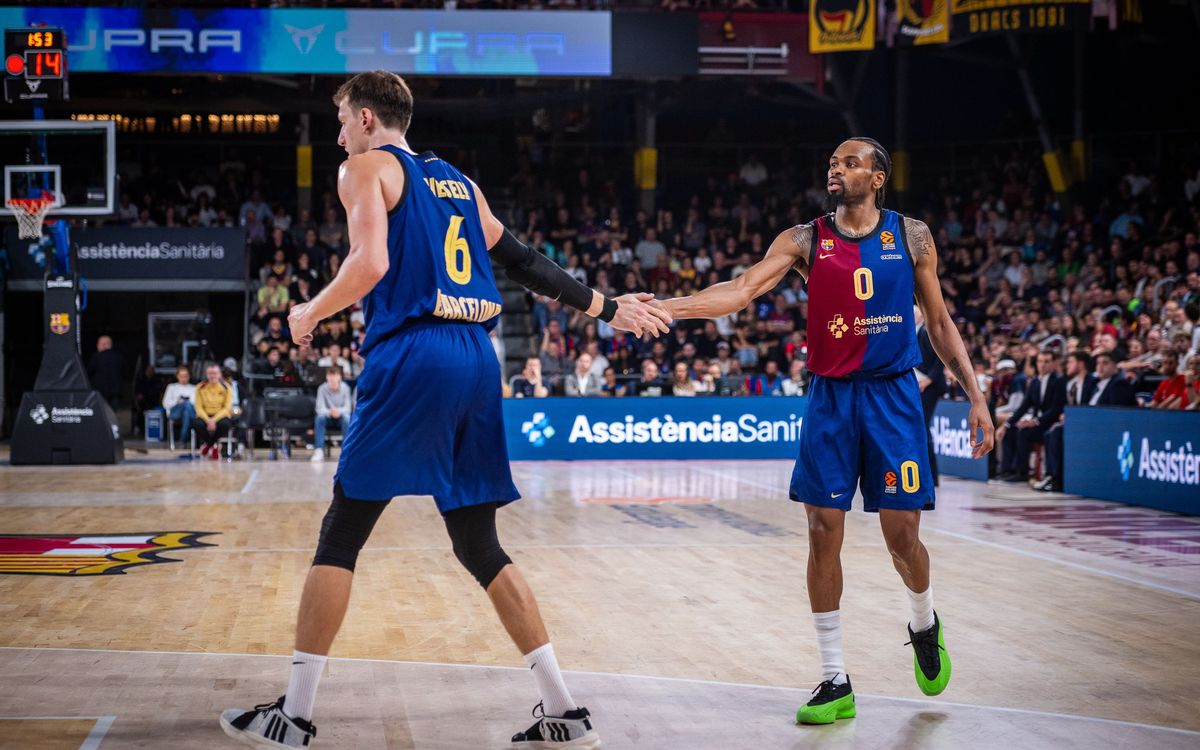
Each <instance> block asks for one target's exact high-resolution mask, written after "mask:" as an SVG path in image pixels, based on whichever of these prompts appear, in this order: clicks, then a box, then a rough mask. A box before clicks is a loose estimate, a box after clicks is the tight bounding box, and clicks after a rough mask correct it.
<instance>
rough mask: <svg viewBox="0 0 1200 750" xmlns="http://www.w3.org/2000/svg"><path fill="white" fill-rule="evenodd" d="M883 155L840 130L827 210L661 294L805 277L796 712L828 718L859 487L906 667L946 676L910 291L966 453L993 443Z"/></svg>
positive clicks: (707, 306) (928, 259)
mask: <svg viewBox="0 0 1200 750" xmlns="http://www.w3.org/2000/svg"><path fill="white" fill-rule="evenodd" d="M890 173H891V157H890V156H888V153H887V151H886V150H885V149H884V148H883V146H881V145H880V144H879V143H878V142H876V141H874V140H872V139H870V138H857V137H856V138H851V139H850V140H848V141H846V142H844V143H842V144H841V145H840V146H838V148H837V150H836V151H835V152H834V153H833V155H832V156H831V157H830V158H829V172H828V183H827V191H828V197H829V202H830V204H832V206H833V207H834V211H833V212H832V213H830V214H826V215H825V216H822V217H820V218H818V219H816V220H815V221H813V222H812V223H810V224H801V225H800V226H797V227H793V228H792V229H790V230H788V231H786V232H783V233H782V234H780V235H779V236H778V237H776V238H775V241H774V242H772V243H771V246H770V248H769V249H768V250H767V254H766V257H764V258H763V259H762V260H761V261H760V262H758V263H757V264H755V265H754V266H751V267H750V268H749V269H748V270H747V271H746V272H745V273H744V274H743V275H742V276H740V277H738V278H737V279H734V280H733V281H729V282H725V283H722V284H715V285H713V286H711V287H709V288H708V289H705V290H703V291H701V292H698V293H697V294H695V295H693V296H691V297H685V298H681V299H671V300H666V301H664V302H662V303H661V304H662V305H663V306H664V307H665V308H666V310H667V311H668V312H669V313H671V315H672V317H674V318H685V319H687V318H717V317H720V316H722V315H728V314H730V313H735V312H737V311H739V310H743V309H745V308H746V307H747V306H748V305H749V304H750V303H751V302H752V301H753V300H754V299H755V298H756V297H759V296H761V295H763V294H766V293H767V292H769V291H770V290H771V289H774V288H775V286H776V285H778V284H779V282H780V281H782V280H783V278H784V276H786V275H787V272H788V271H789V270H791V269H793V268H795V269H796V270H797V271H799V272H800V273H801V274H802V275H803V276H804V277H805V278H806V279H807V281H808V295H809V300H808V305H809V308H808V309H809V316H808V322H809V327H808V367H809V369H810V370H811V371H812V372H813V374H814V378H813V384H812V388H811V396H810V399H809V405H808V411H807V413H806V415H805V418H804V427H803V429H802V430H801V432H800V456H799V458H798V459H797V461H796V467H795V470H794V471H793V473H792V482H791V488H790V496H791V499H792V500H795V501H797V502H802V503H804V504H805V510H806V512H807V515H808V530H809V531H808V536H809V556H808V597H809V602H810V604H811V605H812V611H813V620H814V622H815V624H816V629H817V644H818V648H819V650H820V654H821V666H822V672H823V674H822V680H821V683H820V684H819V685H818V686H817V688H816V689H815V690H813V698H812V700H810V701H809V702H808V703H807V704H806V705H804V706H801V707H800V710H799V711H798V712H797V713H796V720H797V721H798V722H801V723H805V724H830V723H833V722H834V721H835V720H837V719H843V718H851V717H853V716H854V715H855V711H856V709H855V704H854V693H853V692H852V689H851V687H850V679H849V677H848V676H847V674H846V669H845V666H844V664H843V659H842V630H841V621H840V614H839V609H838V608H839V606H840V601H841V596H842V566H841V548H842V538H843V532H844V525H845V517H846V511H848V510H849V509H850V500H851V498H852V497H853V496H854V494H855V489H856V488H857V489H859V491H860V492H861V493H862V496H863V509H864V510H866V511H869V512H878V513H879V522H880V525H881V527H882V529H883V537H884V541H885V542H886V543H887V548H888V551H889V552H890V553H891V556H892V562H893V563H894V564H895V567H896V570H897V572H899V573H900V577H901V579H903V581H904V584H905V586H906V587H907V592H908V597H909V601H910V604H911V610H912V611H911V617H910V620H909V626H908V635H909V643H910V644H911V645H912V647H913V671H914V674H915V677H916V681H917V685H918V686H919V687H920V688H921V690H922V691H923V692H924V693H925V694H926V695H937V694H938V693H941V692H942V691H943V690H945V688H946V684H947V683H948V682H949V680H950V656H949V654H948V653H947V652H946V646H945V639H944V636H943V633H942V623H941V620H940V619H939V618H938V616H937V614H936V613H935V612H934V610H933V589H932V588H931V587H930V583H929V554H928V552H927V551H926V549H925V546H924V545H923V544H922V543H921V540H920V537H919V534H918V531H919V528H920V522H921V511H922V510H932V509H933V504H934V491H933V479H932V474H931V472H930V468H929V454H928V440H929V432H928V430H927V429H926V425H925V418H924V414H923V412H922V409H921V396H920V389H919V387H918V385H917V380H916V376H915V374H914V373H913V368H914V367H916V365H917V364H918V363H919V362H920V352H919V349H918V347H917V338H916V328H915V325H914V322H913V307H912V303H913V299H914V297H915V298H916V300H917V302H918V304H920V306H921V311H922V312H923V313H924V316H925V321H926V326H927V328H928V330H929V337H930V341H931V342H932V344H933V348H934V350H935V351H936V352H937V354H938V356H939V357H940V358H941V360H942V361H943V362H944V363H945V364H946V366H947V367H948V368H949V369H950V372H951V373H953V375H954V378H955V379H956V380H957V381H958V383H959V384H960V385H961V386H962V388H963V389H964V390H965V391H966V392H967V394H968V395H969V397H970V399H971V411H970V416H969V418H968V420H969V423H970V426H971V447H972V455H973V456H974V457H975V458H979V457H980V456H983V455H984V454H986V453H987V452H988V451H990V450H991V449H992V444H993V440H994V437H993V430H992V422H991V418H990V416H989V415H988V410H987V403H986V400H985V399H984V396H983V394H982V393H981V392H980V390H979V387H978V385H977V384H976V382H975V378H974V377H973V372H974V370H973V368H972V366H971V360H970V357H969V356H968V354H967V350H966V347H965V346H964V345H963V342H962V338H961V337H960V336H959V334H958V329H957V328H955V326H954V322H953V321H952V320H951V319H950V315H949V313H948V312H947V311H946V306H945V303H944V302H943V300H942V291H941V287H940V285H939V283H938V278H937V250H936V249H935V248H934V245H933V237H932V235H931V234H930V231H929V227H928V226H926V225H925V223H924V222H922V221H918V220H916V219H910V218H907V217H904V216H902V215H900V214H898V213H896V212H894V211H889V210H887V209H884V208H883V197H884V190H885V186H886V185H887V180H888V176H889V175H890Z"/></svg>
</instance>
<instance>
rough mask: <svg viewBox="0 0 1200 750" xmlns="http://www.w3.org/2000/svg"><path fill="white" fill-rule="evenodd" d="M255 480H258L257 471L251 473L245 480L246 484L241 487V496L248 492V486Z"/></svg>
mask: <svg viewBox="0 0 1200 750" xmlns="http://www.w3.org/2000/svg"><path fill="white" fill-rule="evenodd" d="M255 479H258V469H254V470H253V471H251V472H250V476H249V477H247V478H246V483H245V484H243V485H242V494H243V495H245V494H246V493H247V492H249V491H250V485H252V484H254V480H255Z"/></svg>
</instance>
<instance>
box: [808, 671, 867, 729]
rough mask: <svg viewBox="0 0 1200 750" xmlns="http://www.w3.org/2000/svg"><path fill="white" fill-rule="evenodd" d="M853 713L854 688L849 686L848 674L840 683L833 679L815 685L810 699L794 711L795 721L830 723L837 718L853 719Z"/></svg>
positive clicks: (854, 711) (854, 712)
mask: <svg viewBox="0 0 1200 750" xmlns="http://www.w3.org/2000/svg"><path fill="white" fill-rule="evenodd" d="M834 677H835V679H836V675H835V676H834ZM855 714H856V710H855V708H854V689H853V688H851V687H850V675H846V681H845V682H843V683H842V684H840V685H838V684H835V683H834V682H833V680H825V681H824V682H822V683H821V684H820V685H817V687H816V688H815V689H814V690H813V698H812V700H810V701H809V702H808V703H805V704H804V705H803V706H801V707H800V710H799V711H797V712H796V723H797V724H832V723H833V722H835V721H837V720H838V719H853V718H854V716H855Z"/></svg>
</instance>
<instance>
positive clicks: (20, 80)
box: [4, 27, 68, 104]
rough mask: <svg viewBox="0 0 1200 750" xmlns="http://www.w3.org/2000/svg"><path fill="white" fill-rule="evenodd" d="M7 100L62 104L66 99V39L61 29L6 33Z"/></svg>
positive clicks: (37, 29)
mask: <svg viewBox="0 0 1200 750" xmlns="http://www.w3.org/2000/svg"><path fill="white" fill-rule="evenodd" d="M4 73H5V77H4V98H5V100H6V101H8V102H10V103H11V102H29V103H35V104H36V103H39V102H48V101H59V100H62V99H66V98H68V96H67V91H68V90H67V39H66V37H65V36H64V35H63V30H62V29H56V28H37V27H34V28H27V29H6V30H5V31H4Z"/></svg>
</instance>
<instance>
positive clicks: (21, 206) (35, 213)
mask: <svg viewBox="0 0 1200 750" xmlns="http://www.w3.org/2000/svg"><path fill="white" fill-rule="evenodd" d="M54 204H55V199H54V194H53V193H51V192H50V191H48V190H43V191H42V196H41V197H40V198H10V199H8V200H6V201H4V205H5V206H7V207H8V210H9V211H12V213H13V216H15V217H17V234H18V235H19V236H20V237H21V239H23V240H36V239H37V238H38V237H41V236H42V222H43V221H44V220H45V218H46V214H47V213H48V212H49V211H50V209H51V208H54Z"/></svg>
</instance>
